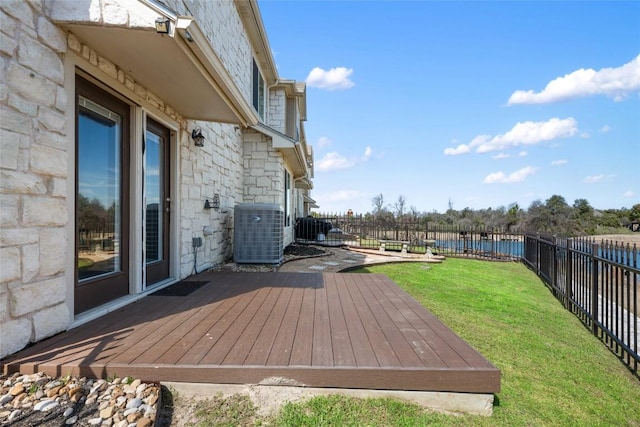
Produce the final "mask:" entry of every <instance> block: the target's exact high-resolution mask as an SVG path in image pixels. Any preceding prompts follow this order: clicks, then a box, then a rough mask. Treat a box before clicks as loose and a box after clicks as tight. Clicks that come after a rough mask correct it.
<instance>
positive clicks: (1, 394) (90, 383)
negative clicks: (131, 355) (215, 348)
mask: <svg viewBox="0 0 640 427" xmlns="http://www.w3.org/2000/svg"><path fill="white" fill-rule="evenodd" d="M159 402H160V387H159V385H158V384H154V383H144V382H142V381H141V380H139V379H133V378H130V377H127V378H114V379H112V380H110V381H109V380H103V379H100V380H95V379H87V378H76V377H70V376H66V377H59V378H52V377H50V376H48V375H45V374H42V373H38V374H32V375H21V374H13V375H11V376H6V375H3V376H0V425H3V426H5V425H7V426H8V425H11V426H17V427H27V426H65V425H69V426H82V427H85V426H111V427H149V426H152V425H153V424H154V421H155V419H156V414H157V412H158V404H159Z"/></svg>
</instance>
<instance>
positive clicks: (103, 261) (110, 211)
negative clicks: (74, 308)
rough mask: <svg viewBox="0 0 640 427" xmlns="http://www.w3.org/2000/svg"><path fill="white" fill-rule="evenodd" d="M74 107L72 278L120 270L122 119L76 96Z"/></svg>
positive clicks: (90, 276)
mask: <svg viewBox="0 0 640 427" xmlns="http://www.w3.org/2000/svg"><path fill="white" fill-rule="evenodd" d="M79 104H80V105H79V109H78V110H79V111H78V238H79V246H78V257H77V268H78V280H80V281H82V280H85V279H89V278H93V277H96V276H100V275H104V274H109V273H114V272H120V271H121V265H122V263H121V253H120V243H119V242H120V236H121V230H122V215H121V209H122V200H121V191H120V190H121V185H122V184H121V182H120V175H121V173H120V151H121V149H122V148H121V145H122V141H121V140H120V135H121V132H122V129H121V126H122V118H121V117H120V116H119V115H118V114H116V113H114V112H113V111H110V110H108V109H106V108H104V107H102V106H100V105H98V104H96V103H94V102H92V101H90V100H88V99H86V98H83V97H80V99H79Z"/></svg>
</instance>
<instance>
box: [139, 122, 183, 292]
mask: <svg viewBox="0 0 640 427" xmlns="http://www.w3.org/2000/svg"><path fill="white" fill-rule="evenodd" d="M144 124H145V132H144V137H143V147H142V148H143V149H144V150H143V151H144V154H143V159H144V160H146V156H147V154H148V152H149V150H148V147H149V141H147V134H148V133H149V132H151V133H154V134H156V135H158V136H160V137H163V138H164V139H165V141H164V145H163V146H162V165H161V167H162V171H163V174H162V181H161V182H160V185H161V186H162V198H161V200H159V201H158V203H159V212H160V215H162V235H161V236H160V239H161V240H162V255H161V256H162V260H163V261H154V262H151V263H147V260H146V253H145V257H144V261H145V262H144V267H145V272H144V274H145V280H144V283H145V285H146V286H154V285H155V284H157V283H163V282H165V281H166V280H167V279H168V278H170V277H171V225H172V223H173V222H174V221H175V218H173V214H174V212H173V209H172V204H171V202H172V201H173V199H172V198H171V184H172V182H173V180H174V179H175V178H174V176H173V175H172V173H171V161H172V159H173V156H172V154H171V129H169V128H168V127H166V126H164V125H163V124H162V123H160V122H158V121H157V120H155V119H154V118H153V117H151V116H149V115H146V118H145V121H144ZM160 134H162V135H160ZM143 164H145V165H146V164H147V162H146V161H143ZM141 172H142V176H143V178H144V177H145V176H146V170H144V169H143V170H142V171H141ZM143 188H145V189H146V182H145V181H144V179H143ZM147 196H148V195H147V194H143V195H142V200H143V205H145V203H144V201H146V200H147ZM167 198H168V199H169V202H167V201H166V199H167ZM167 209H168V214H167ZM147 214H148V210H147V209H146V206H145V208H144V214H143V215H144V220H143V224H144V225H145V227H144V241H145V245H144V247H145V251H146V247H147V245H146V241H147V237H148V233H149V230H148V228H147V227H146V225H147ZM165 268H166V270H167V272H166V276H165V277H163V278H161V279H155V278H154V276H157V275H160V274H161V273H162V274H164V271H163V270H164V269H165ZM150 269H151V271H149V270H150Z"/></svg>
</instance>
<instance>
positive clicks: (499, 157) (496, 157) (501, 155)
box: [491, 153, 511, 160]
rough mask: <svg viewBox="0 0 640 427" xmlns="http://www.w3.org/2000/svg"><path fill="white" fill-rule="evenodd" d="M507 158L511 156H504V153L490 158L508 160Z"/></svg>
mask: <svg viewBox="0 0 640 427" xmlns="http://www.w3.org/2000/svg"><path fill="white" fill-rule="evenodd" d="M509 157H511V156H510V155H508V154H505V153H498V154H496V155H494V156H491V158H492V159H495V160H500V159H508V158H509Z"/></svg>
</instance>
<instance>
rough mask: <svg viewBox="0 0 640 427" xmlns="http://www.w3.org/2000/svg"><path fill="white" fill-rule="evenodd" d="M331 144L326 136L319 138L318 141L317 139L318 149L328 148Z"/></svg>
mask: <svg viewBox="0 0 640 427" xmlns="http://www.w3.org/2000/svg"><path fill="white" fill-rule="evenodd" d="M332 143H333V141H331V140H330V139H329V138H327V137H326V136H321V137H320V139H318V148H326V147H328V146H330V145H331V144H332Z"/></svg>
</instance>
